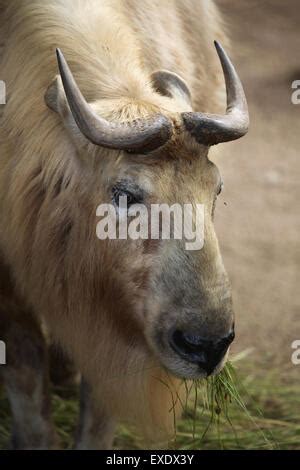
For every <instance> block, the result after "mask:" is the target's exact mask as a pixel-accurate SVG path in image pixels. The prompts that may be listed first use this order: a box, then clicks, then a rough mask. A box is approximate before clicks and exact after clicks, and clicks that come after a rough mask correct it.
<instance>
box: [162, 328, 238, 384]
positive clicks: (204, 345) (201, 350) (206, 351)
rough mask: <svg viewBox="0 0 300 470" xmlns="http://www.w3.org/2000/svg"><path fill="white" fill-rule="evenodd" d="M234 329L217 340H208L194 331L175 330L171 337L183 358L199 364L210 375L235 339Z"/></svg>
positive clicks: (173, 345)
mask: <svg viewBox="0 0 300 470" xmlns="http://www.w3.org/2000/svg"><path fill="white" fill-rule="evenodd" d="M234 336H235V335H234V331H231V332H230V333H229V335H227V336H226V337H223V338H219V339H216V340H213V341H212V340H208V339H205V338H202V337H201V336H199V335H197V334H193V333H188V332H184V331H181V330H175V331H174V332H173V333H172V334H171V337H170V345H171V347H172V348H173V349H174V350H175V351H176V352H177V354H179V356H181V357H182V358H183V359H185V360H186V361H189V362H193V363H196V364H198V365H199V367H200V368H201V369H204V370H205V371H206V372H207V375H210V374H211V373H212V372H213V371H214V369H215V368H216V366H217V365H218V364H219V363H220V361H221V360H222V359H223V357H224V356H225V354H226V351H227V349H228V346H229V345H230V343H232V341H233V340H234Z"/></svg>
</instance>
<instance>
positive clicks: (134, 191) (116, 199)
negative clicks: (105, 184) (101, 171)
mask: <svg viewBox="0 0 300 470" xmlns="http://www.w3.org/2000/svg"><path fill="white" fill-rule="evenodd" d="M111 192H112V200H113V203H114V204H115V206H117V207H119V205H120V198H121V197H126V198H127V207H130V206H133V205H134V204H141V203H142V202H143V191H142V190H141V189H140V188H139V186H137V185H136V184H134V183H131V182H128V181H120V182H118V183H117V184H115V185H114V186H113V187H112V190H111Z"/></svg>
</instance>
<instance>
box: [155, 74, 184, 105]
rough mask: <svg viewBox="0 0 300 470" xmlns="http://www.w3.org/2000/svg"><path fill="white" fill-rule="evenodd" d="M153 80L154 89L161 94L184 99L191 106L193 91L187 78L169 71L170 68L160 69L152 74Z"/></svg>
mask: <svg viewBox="0 0 300 470" xmlns="http://www.w3.org/2000/svg"><path fill="white" fill-rule="evenodd" d="M151 80H152V83H153V86H154V89H155V90H156V91H157V92H158V93H160V94H161V95H163V96H168V97H169V98H175V99H176V98H177V99H180V100H181V101H182V100H183V101H185V102H186V103H187V104H188V105H189V106H191V104H192V99H191V92H190V90H189V88H188V86H187V84H186V82H185V80H183V78H181V77H180V76H179V75H177V73H174V72H169V70H158V71H157V72H153V73H152V74H151Z"/></svg>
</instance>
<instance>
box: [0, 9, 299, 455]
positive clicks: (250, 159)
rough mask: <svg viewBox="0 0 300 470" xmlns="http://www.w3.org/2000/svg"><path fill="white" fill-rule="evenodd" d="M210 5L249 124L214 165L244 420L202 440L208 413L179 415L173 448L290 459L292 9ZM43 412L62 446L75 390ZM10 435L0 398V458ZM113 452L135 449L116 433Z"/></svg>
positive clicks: (239, 417)
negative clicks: (215, 9) (280, 454)
mask: <svg viewBox="0 0 300 470" xmlns="http://www.w3.org/2000/svg"><path fill="white" fill-rule="evenodd" d="M182 1H184V0H182ZM216 3H217V4H218V5H219V7H220V8H221V10H222V12H223V14H224V20H225V24H226V28H227V32H228V34H229V36H230V38H231V40H232V53H231V56H232V58H233V61H234V63H235V64H236V66H237V69H238V72H239V74H240V76H241V78H242V82H243V84H244V88H245V91H246V95H247V98H248V103H249V106H250V117H251V128H250V132H249V134H248V135H247V136H246V137H245V138H243V139H241V140H240V141H237V142H234V143H228V144H223V145H222V149H221V151H220V152H219V154H218V155H216V157H215V161H216V163H217V165H218V166H219V168H220V170H221V173H222V176H223V180H224V190H223V192H222V194H221V196H220V199H219V202H218V205H217V210H216V216H215V220H216V225H217V233H218V237H219V241H220V244H221V248H222V252H223V256H224V260H225V264H226V267H227V270H228V272H229V275H230V277H231V280H232V285H233V293H234V302H235V310H236V332H237V337H236V341H235V343H234V347H233V348H232V358H233V360H234V365H235V367H236V370H237V378H238V387H240V394H241V397H242V398H243V400H244V402H245V404H246V406H247V410H248V411H245V410H243V409H241V407H236V406H235V405H234V404H232V406H231V405H230V404H229V413H231V415H230V419H231V423H232V426H231V425H228V422H226V420H224V421H222V419H221V422H220V426H219V428H218V429H216V428H214V427H213V428H212V429H210V430H209V431H208V432H207V433H205V431H206V426H207V424H208V423H209V419H210V418H209V415H205V413H204V414H203V416H201V419H200V417H199V420H198V419H197V416H196V419H195V415H193V413H192V411H191V409H190V410H187V411H186V412H185V414H184V419H183V421H182V422H181V423H180V424H179V427H178V434H177V437H176V443H175V444H173V445H175V446H176V447H178V448H183V449H185V448H190V449H197V448H229V449H230V448H234V449H235V448H246V449H251V448H258V449H259V448H280V449H300V393H299V391H300V388H299V384H300V365H299V366H296V365H293V364H292V361H291V355H292V352H293V350H292V348H291V343H292V342H293V341H294V340H296V339H299V340H300V294H299V291H300V274H299V267H300V244H299V234H300V217H299V200H300V185H299V181H300V155H299V149H300V105H298V106H297V105H293V104H292V102H291V95H292V91H293V90H292V88H291V84H292V82H293V81H294V80H297V79H299V80H300V55H299V51H300V30H299V25H300V3H299V0H286V1H282V0H217V2H216ZM53 403H54V417H55V422H56V424H57V425H58V426H59V433H60V438H61V441H62V443H63V446H65V447H69V446H71V442H72V440H71V436H72V432H73V431H74V426H75V422H76V416H77V413H78V402H77V391H76V390H75V389H74V388H72V387H56V389H55V390H54V396H53ZM192 406H193V405H191V407H192ZM230 408H232V409H231V410H230ZM198 411H199V413H202V412H201V406H200V405H199V410H198ZM195 421H196V424H195ZM232 427H233V428H234V429H232ZM9 429H10V416H9V412H8V406H7V402H6V399H5V396H4V394H3V392H2V394H1V389H0V448H5V447H6V446H7V441H8V439H9ZM116 446H117V447H118V448H137V447H141V446H142V444H141V443H140V442H139V439H138V437H137V436H134V434H132V433H130V432H129V431H128V430H127V429H125V428H121V429H120V432H119V437H118V439H117V442H116Z"/></svg>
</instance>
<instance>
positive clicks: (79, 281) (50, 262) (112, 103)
mask: <svg viewBox="0 0 300 470" xmlns="http://www.w3.org/2000/svg"><path fill="white" fill-rule="evenodd" d="M0 7H1V8H2V9H4V13H3V14H2V15H3V16H2V20H1V27H2V28H3V30H2V35H3V37H4V38H5V48H4V52H3V57H2V60H1V66H0V73H1V79H3V80H5V82H6V85H7V92H8V100H7V104H6V106H5V108H4V111H3V115H2V118H1V131H0V133H1V134H0V155H1V157H0V220H1V223H0V248H1V250H2V252H3V256H4V258H5V262H6V263H7V264H8V266H9V268H10V270H11V272H12V276H13V280H14V281H13V282H14V286H15V291H16V292H18V295H19V296H20V297H21V298H22V299H23V301H24V303H25V304H26V305H28V306H29V307H30V308H32V309H33V311H34V312H35V315H37V316H40V317H43V318H44V319H45V320H46V322H47V325H48V327H49V328H50V330H51V333H52V335H53V336H54V337H55V339H56V340H57V341H58V342H59V343H61V344H62V345H63V347H64V348H65V349H66V351H67V352H68V353H69V354H70V355H71V356H72V357H73V358H74V360H75V362H76V365H77V366H78V368H79V369H80V370H81V371H82V372H83V374H84V375H85V377H86V379H87V380H88V381H89V383H91V384H92V387H93V390H94V393H95V394H96V398H97V401H98V402H99V403H101V408H103V409H104V410H105V414H109V415H110V416H113V417H114V418H116V419H118V420H120V419H122V420H126V421H131V422H133V423H135V424H138V425H139V426H140V428H141V429H142V430H143V432H144V433H145V434H150V435H152V436H154V435H155V438H156V439H159V437H158V436H159V431H162V432H164V431H166V429H170V428H171V431H172V426H173V413H172V412H170V409H171V408H173V405H174V402H177V403H178V400H177V399H176V395H177V393H178V391H179V389H180V381H179V380H178V379H175V378H173V377H172V376H171V375H170V374H169V373H168V372H166V371H165V369H164V368H162V367H161V366H160V361H159V360H158V356H157V355H156V354H153V350H152V343H153V341H152V339H151V338H150V339H149V338H148V336H149V337H150V336H151V335H150V333H149V334H148V332H149V331H150V330H151V325H152V324H153V322H154V321H155V318H156V319H157V318H158V316H157V315H158V313H157V312H158V310H159V306H158V304H161V302H163V301H165V298H166V293H165V292H164V291H163V290H162V289H161V292H160V291H159V287H157V289H156V287H155V286H156V285H160V284H159V282H158V279H159V275H158V276H156V275H155V273H157V272H161V271H162V269H165V268H164V267H163V268H162V266H161V264H162V263H163V262H164V261H163V260H164V253H163V252H162V251H161V250H162V248H161V247H158V246H157V244H155V243H154V242H153V243H151V242H150V243H148V244H147V245H146V244H144V243H142V242H141V243H140V242H131V241H105V242H99V240H97V238H96V236H95V228H96V222H97V220H96V207H97V206H98V204H100V203H101V202H110V201H109V196H108V194H109V188H110V186H111V184H112V183H113V182H114V181H116V180H118V179H120V178H121V177H128V176H130V177H132V178H134V179H135V180H137V181H138V182H139V183H140V184H141V185H142V186H144V187H146V186H147V187H149V188H150V192H151V191H152V192H151V194H152V199H153V201H154V202H155V201H157V200H160V201H164V202H169V201H170V202H185V201H186V200H192V201H194V202H195V201H201V202H202V201H203V202H206V203H207V207H208V209H207V210H208V221H209V223H208V227H207V229H206V237H207V239H208V240H209V242H208V243H207V246H206V249H205V250H204V251H203V253H202V254H201V255H200V254H199V255H197V259H196V260H195V261H192V262H191V263H190V260H189V259H188V257H186V258H184V257H183V256H182V257H181V255H180V253H181V248H178V253H179V254H177V255H174V257H173V258H172V259H171V260H170V266H171V267H172V266H173V265H174V267H175V269H176V266H178V265H179V266H180V263H181V262H182V272H185V271H187V270H185V268H184V266H185V263H190V266H193V270H192V269H190V271H191V276H192V277H193V279H194V281H193V282H192V283H191V282H190V281H189V278H188V276H185V275H184V274H183V275H182V277H181V280H182V287H183V286H186V287H187V290H189V289H192V288H193V287H194V286H195V289H196V290H197V289H198V287H197V286H201V289H202V290H205V295H203V298H205V299H206V300H205V302H204V300H203V299H202V304H201V305H202V306H203V305H204V303H205V305H206V306H209V308H208V307H207V309H206V310H209V309H210V310H216V309H218V306H219V305H220V303H221V301H222V299H223V298H224V295H223V290H224V288H225V287H226V289H227V287H228V282H227V278H226V274H225V271H224V268H223V264H222V261H221V258H220V254H219V248H218V244H217V241H216V237H215V234H214V230H213V226H212V222H211V214H210V211H211V207H212V204H213V199H214V192H215V186H216V184H217V181H218V175H217V172H216V171H215V169H213V166H212V164H210V163H209V161H208V159H207V149H206V148H204V147H203V148H202V147H201V146H199V145H196V144H195V142H194V141H193V139H191V138H190V137H187V138H186V136H183V140H182V136H181V140H180V142H179V141H175V142H173V143H172V145H170V146H169V147H167V149H165V151H164V153H162V152H160V151H158V152H155V154H154V155H151V156H149V158H148V157H142V160H141V158H140V157H139V156H130V155H128V154H126V153H124V152H118V151H113V150H105V149H100V148H98V147H95V146H93V145H92V144H90V143H88V142H87V141H86V140H85V139H84V138H83V137H80V139H79V140H80V141H77V140H76V137H75V136H74V135H72V131H71V132H70V129H66V127H65V125H64V124H63V122H62V120H61V118H60V117H59V116H58V115H57V114H55V113H54V112H52V111H51V110H49V108H48V107H47V106H46V105H45V102H44V94H45V92H46V90H47V88H48V87H49V85H50V83H51V81H52V80H53V78H54V77H55V75H56V74H57V64H56V59H55V48H56V47H59V48H61V50H62V52H63V53H64V55H65V57H66V59H67V60H68V63H69V65H70V68H71V70H72V72H73V74H74V76H75V78H76V81H77V83H78V85H79V87H80V89H81V91H82V93H83V94H84V96H85V97H86V99H87V100H88V101H90V102H94V104H93V106H95V109H96V111H97V112H98V113H99V114H100V113H101V115H102V116H104V117H106V118H108V119H111V120H121V121H124V120H131V119H133V118H136V117H139V116H141V117H143V116H146V115H149V114H151V113H153V112H157V111H160V112H162V113H164V114H166V115H168V116H171V117H172V116H174V113H175V112H178V111H189V110H191V109H192V108H193V109H195V110H199V111H203V112H220V110H222V109H223V107H224V104H225V103H224V101H223V100H222V99H220V97H222V96H223V78H222V73H221V70H220V65H219V63H218V61H217V58H216V53H215V51H214V48H213V40H214V39H217V40H220V41H221V42H222V43H223V45H225V47H226V39H225V37H224V34H223V31H222V27H221V24H220V20H219V14H218V11H217V10H216V7H215V6H214V4H213V3H212V2H211V1H209V0H202V1H199V0H185V1H182V0H170V1H166V2H162V1H161V0H144V1H142V2H141V1H140V0H122V1H120V0H102V1H99V0H49V1H47V2H45V1H44V0H29V1H25V0H14V1H13V2H11V1H5V0H2V1H1V2H0ZM158 69H167V70H170V71H173V72H175V73H177V74H179V75H180V76H181V77H182V78H183V79H184V80H185V82H186V83H187V84H188V87H189V90H190V92H191V99H192V107H191V104H190V103H189V102H187V101H186V100H185V99H184V98H183V96H182V94H180V93H179V94H178V95H177V96H176V97H175V98H171V97H168V96H162V95H161V94H159V93H157V92H156V91H155V89H154V87H153V84H152V82H151V74H152V73H153V72H154V71H156V70H158ZM220 90H221V92H222V93H221V92H220ZM177 124H178V123H177V122H176V121H174V125H175V127H176V126H177ZM185 139H186V142H185ZM199 153H200V154H201V158H199ZM174 186H176V198H175V199H176V201H175V200H174ZM153 195H155V197H154V196H153ZM150 199H151V198H150ZM101 243H102V245H101ZM0 268H1V266H0ZM169 269H171V268H169ZM194 270H196V271H197V273H199V274H197V275H194V274H193V273H194ZM192 271H193V272H192ZM177 274H178V273H177ZM155 276H156V277H155ZM179 277H180V274H179ZM195 279H197V282H196V280H195ZM174 281H175V283H178V280H176V279H175V280H174ZM198 281H199V282H198ZM197 283H198V284H197ZM170 284H172V282H171V283H170ZM190 285H192V286H193V287H190ZM220 285H221V287H220ZM149 286H150V287H149ZM224 286H225V287H224ZM222 289H223V290H222ZM221 291H222V292H221ZM197 296H198V295H196V292H195V291H194V295H192V294H191V295H190V297H189V298H190V299H191V303H192V305H193V307H194V309H195V310H196V309H198V308H199V305H200V304H198V303H197V302H198V301H196V300H195V299H196V297H197ZM1 300H2V301H3V302H4V300H3V299H2V298H1ZM186 302H188V297H187V298H186ZM145 306H146V307H145ZM170 321H171V320H170ZM230 321H231V320H230ZM151 331H152V330H151ZM145 335H146V337H147V339H149V341H147V342H146V341H145ZM147 335H148V336H147Z"/></svg>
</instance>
